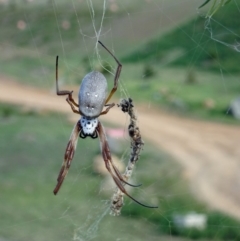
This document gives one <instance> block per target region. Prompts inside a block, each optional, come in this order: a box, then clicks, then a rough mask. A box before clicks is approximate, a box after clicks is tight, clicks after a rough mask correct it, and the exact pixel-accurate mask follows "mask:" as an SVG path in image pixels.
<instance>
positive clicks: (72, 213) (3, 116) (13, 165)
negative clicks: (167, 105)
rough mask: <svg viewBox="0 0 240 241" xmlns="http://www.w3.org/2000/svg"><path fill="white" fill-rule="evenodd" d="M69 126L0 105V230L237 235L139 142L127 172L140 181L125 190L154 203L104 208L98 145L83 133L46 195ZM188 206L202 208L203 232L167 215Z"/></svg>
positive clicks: (48, 235)
mask: <svg viewBox="0 0 240 241" xmlns="http://www.w3.org/2000/svg"><path fill="white" fill-rule="evenodd" d="M72 126H73V125H72V124H69V123H67V122H66V121H65V118H64V117H63V116H61V115H58V114H46V113H42V114H38V113H35V112H33V111H23V110H22V109H21V108H19V107H11V106H8V105H1V106H0V133H1V141H0V146H1V150H2V151H1V157H0V165H1V168H0V182H1V195H0V203H1V204H2V205H0V216H1V220H0V226H1V229H0V237H3V238H5V239H7V240H19V241H21V240H33V241H38V240H39V241H40V240H52V241H54V240H59V241H60V240H66V239H67V240H69V239H72V238H73V236H74V235H75V236H76V237H80V236H82V237H87V238H90V237H92V236H94V235H97V238H96V239H95V240H115V239H117V238H120V239H126V240H127V239H131V240H136V241H137V240H149V239H151V240H159V238H161V240H170V239H171V240H172V238H173V236H175V237H176V238H175V240H178V238H177V237H178V236H180V237H187V238H189V237H198V238H199V237H202V238H206V239H208V238H210V239H211V240H230V238H228V237H230V236H227V234H229V235H230V234H231V237H232V239H231V240H239V239H240V234H239V231H238V230H239V228H238V227H239V223H238V222H236V221H234V220H233V219H231V218H228V217H226V216H225V215H222V214H215V213H211V212H209V211H208V210H207V209H206V207H205V206H204V205H202V204H201V203H199V202H197V201H196V200H195V199H194V198H193V196H192V194H191V193H190V192H189V188H188V185H187V182H186V180H185V179H184V178H183V176H182V170H181V168H180V167H179V166H178V165H177V164H176V163H175V162H173V160H172V159H171V158H170V157H169V156H167V155H166V154H164V153H163V152H160V151H159V150H158V151H156V150H155V149H154V148H153V147H150V146H149V144H148V143H147V142H146V144H145V147H144V150H143V152H142V155H141V158H140V160H139V162H138V164H137V168H136V169H135V171H134V178H135V181H136V182H137V183H139V182H141V183H143V186H142V187H141V188H135V189H134V192H133V193H132V195H133V196H134V197H136V198H137V199H138V200H140V201H142V202H144V203H148V204H153V203H155V204H158V205H159V208H158V209H154V210H152V209H147V208H143V207H141V206H139V205H137V204H135V203H133V202H132V201H131V200H129V199H127V198H125V206H124V207H123V209H122V215H121V216H120V217H112V216H110V215H108V211H107V208H108V207H109V199H110V197H111V194H109V195H103V192H101V191H100V186H99V184H101V182H102V181H103V178H102V177H101V176H100V175H98V174H96V173H94V171H93V169H92V161H93V158H94V156H95V155H96V154H99V144H98V140H91V139H90V138H87V139H85V140H82V139H80V140H79V143H78V148H77V152H76V155H75V157H74V161H73V163H72V166H71V169H70V172H69V174H68V176H67V178H66V180H65V181H64V184H63V186H62V189H61V190H60V192H59V194H58V195H57V196H54V195H53V193H52V190H53V188H54V186H55V184H56V177H57V174H58V171H59V169H60V166H61V163H62V159H63V153H64V150H65V146H66V143H67V141H68V138H69V135H70V132H71V129H72ZM126 141H127V140H126ZM156 167H157V168H156ZM173 167H174V168H173ZM193 210H194V211H196V212H201V213H208V215H209V220H210V221H209V224H208V228H207V229H206V230H205V231H204V232H203V231H196V230H195V231H194V230H185V231H184V230H181V229H180V230H179V229H177V228H176V227H175V226H174V224H173V222H172V217H173V215H174V214H176V213H187V212H189V211H193ZM104 212H107V214H106V216H104V215H103V214H104ZM101 215H103V217H101ZM220 229H221V232H220V231H219V230H220ZM222 229H223V230H222ZM180 240H184V239H183V238H181V239H180Z"/></svg>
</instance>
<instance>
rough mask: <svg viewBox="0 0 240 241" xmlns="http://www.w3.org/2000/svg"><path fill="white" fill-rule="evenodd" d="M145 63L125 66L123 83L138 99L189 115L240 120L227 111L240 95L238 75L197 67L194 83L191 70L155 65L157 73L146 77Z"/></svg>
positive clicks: (221, 119)
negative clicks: (222, 73)
mask: <svg viewBox="0 0 240 241" xmlns="http://www.w3.org/2000/svg"><path fill="white" fill-rule="evenodd" d="M144 66H145V64H141V63H139V64H136V63H134V64H126V65H124V66H123V72H122V77H121V79H122V82H121V83H122V85H123V86H124V89H125V90H127V92H128V93H129V94H130V96H131V97H132V98H133V99H134V100H135V101H139V102H143V103H145V104H147V105H149V106H151V105H154V106H157V107H161V108H165V109H167V110H170V111H173V112H177V113H181V114H182V115H185V116H188V117H197V118H202V119H210V120H214V121H220V122H225V123H235V124H237V123H239V121H237V120H234V119H233V118H232V117H231V116H230V115H228V111H227V110H228V107H229V104H230V102H231V101H232V100H233V99H234V98H236V97H237V96H238V95H239V91H240V87H239V76H238V75H235V76H234V75H231V76H230V75H226V76H225V75H223V76H221V74H220V73H219V74H216V73H209V72H205V71H200V70H196V69H195V70H194V71H193V72H192V75H194V77H193V78H194V81H195V82H194V83H189V82H188V81H189V72H188V71H187V70H185V69H183V68H176V67H175V68H173V67H172V68H164V69H159V68H158V66H157V65H156V64H155V65H152V68H153V69H154V72H155V74H154V76H152V77H151V78H144V77H143V72H144V68H145V67H144ZM120 93H122V92H121V91H120ZM208 102H211V103H213V105H212V106H209V105H208V104H207V103H208ZM211 103H210V104H211Z"/></svg>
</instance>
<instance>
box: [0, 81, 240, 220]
mask: <svg viewBox="0 0 240 241" xmlns="http://www.w3.org/2000/svg"><path fill="white" fill-rule="evenodd" d="M0 86H1V88H0V101H1V102H7V103H11V104H19V105H25V106H27V107H30V108H36V109H40V110H41V109H42V110H50V111H57V112H62V113H66V114H67V115H68V116H69V118H70V119H74V120H75V121H76V120H77V118H78V116H77V115H76V114H73V113H72V112H71V111H70V108H69V106H68V105H67V103H66V102H65V98H64V97H58V96H56V94H55V93H54V92H52V93H51V92H50V91H45V90H39V89H35V88H31V87H25V86H22V85H20V84H18V83H16V82H14V81H12V80H10V79H8V78H6V77H0ZM68 89H69V88H68ZM110 112H111V113H109V114H108V115H107V116H105V117H104V116H103V117H101V119H103V120H107V121H108V122H112V123H114V124H120V123H119V120H126V119H125V118H126V117H125V116H124V114H123V113H122V112H121V111H119V109H118V108H117V107H114V108H112V109H111V111H110ZM138 118H139V126H140V129H141V131H142V134H143V137H144V139H145V140H149V141H151V142H152V143H153V144H154V145H155V146H158V147H160V148H161V149H163V150H165V151H167V152H168V153H169V154H171V155H172V156H173V157H174V158H175V159H176V160H177V161H179V162H180V163H181V165H182V166H183V168H184V170H185V171H184V173H185V176H186V177H187V178H188V179H189V181H190V183H191V187H192V190H193V191H194V192H195V194H196V195H197V196H198V198H200V199H201V200H202V201H204V202H206V203H207V204H208V205H209V207H211V208H213V209H217V210H221V211H223V212H225V213H227V214H229V215H232V216H234V217H236V218H238V219H240V126H228V125H224V124H219V123H211V122H205V121H198V120H192V119H185V118H181V117H178V116H174V115H171V114H169V113H165V112H161V111H159V110H157V111H156V110H154V109H152V108H150V109H149V108H145V107H143V106H142V107H139V108H138ZM123 122H124V121H123ZM124 124H125V123H124Z"/></svg>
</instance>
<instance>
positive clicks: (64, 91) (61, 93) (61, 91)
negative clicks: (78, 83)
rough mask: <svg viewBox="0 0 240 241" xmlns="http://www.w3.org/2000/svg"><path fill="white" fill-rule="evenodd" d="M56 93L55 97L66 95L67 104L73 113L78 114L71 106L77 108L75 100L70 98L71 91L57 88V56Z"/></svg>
mask: <svg viewBox="0 0 240 241" xmlns="http://www.w3.org/2000/svg"><path fill="white" fill-rule="evenodd" d="M56 92H57V95H68V97H67V102H68V104H69V105H70V106H71V108H72V110H73V112H75V113H78V112H76V111H74V110H75V109H73V107H72V106H73V105H75V106H76V107H79V105H78V104H77V103H76V102H75V100H74V99H73V97H72V93H73V91H69V90H59V86H58V56H57V57H56Z"/></svg>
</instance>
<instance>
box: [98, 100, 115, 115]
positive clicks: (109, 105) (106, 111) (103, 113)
mask: <svg viewBox="0 0 240 241" xmlns="http://www.w3.org/2000/svg"><path fill="white" fill-rule="evenodd" d="M114 105H115V104H114V103H112V104H108V105H105V106H108V107H107V109H106V110H104V111H102V112H101V113H100V115H106V114H107V113H108V111H109V110H110V109H111V108H112V107H113V106H114Z"/></svg>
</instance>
